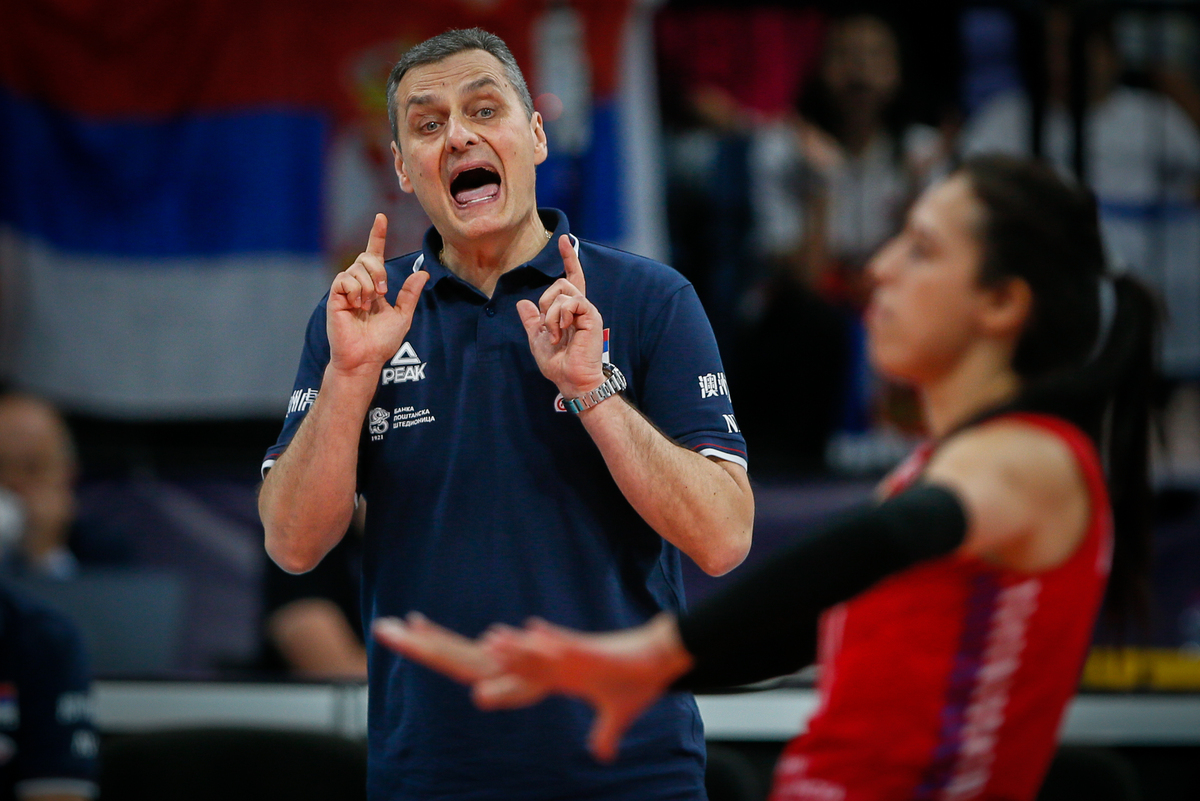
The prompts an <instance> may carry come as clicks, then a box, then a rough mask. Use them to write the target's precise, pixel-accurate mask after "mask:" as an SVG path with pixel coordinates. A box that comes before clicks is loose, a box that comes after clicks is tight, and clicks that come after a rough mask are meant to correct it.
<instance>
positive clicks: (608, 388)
mask: <svg viewBox="0 0 1200 801" xmlns="http://www.w3.org/2000/svg"><path fill="white" fill-rule="evenodd" d="M604 376H605V378H604V383H602V384H601V385H600V386H598V387H596V388H595V389H593V390H592V391H591V392H585V393H583V394H582V395H580V396H579V397H578V398H571V399H570V400H564V401H563V404H564V405H565V406H566V407H567V410H568V411H570V412H571V414H579V413H580V412H582V411H583V410H584V409H590V408H592V407H593V406H595V405H596V404H598V403H601V402H602V401H606V400H608V399H609V398H611V397H612V396H613V395H616V394H617V393H618V392H621V391H622V390H624V389H625V387H627V386H629V383H628V382H627V381H626V380H625V374H624V373H622V372H621V371H620V370H618V369H617V368H616V367H614V366H613V365H611V364H606V365H604Z"/></svg>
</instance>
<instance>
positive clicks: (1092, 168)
mask: <svg viewBox="0 0 1200 801" xmlns="http://www.w3.org/2000/svg"><path fill="white" fill-rule="evenodd" d="M1084 11H1086V9H1085V8H1082V7H1081V6H1080V5H1079V4H1070V3H1055V4H1052V5H1051V6H1050V7H1049V8H1047V9H1046V13H1045V34H1046V41H1045V60H1046V106H1045V112H1044V119H1043V128H1042V153H1043V155H1044V157H1045V158H1046V159H1047V160H1048V161H1049V162H1050V163H1051V164H1052V165H1054V167H1055V168H1056V169H1057V170H1058V171H1059V173H1060V174H1062V175H1063V176H1073V175H1074V141H1075V134H1074V123H1073V120H1072V116H1071V109H1070V101H1071V84H1072V75H1071V58H1070V45H1071V38H1072V35H1073V32H1074V29H1075V25H1076V24H1077V20H1082V21H1081V22H1078V24H1081V25H1085V26H1086V27H1085V28H1084V30H1083V34H1082V35H1083V36H1084V37H1085V39H1084V43H1083V55H1084V58H1083V62H1084V68H1085V70H1086V74H1085V75H1084V89H1085V91H1086V94H1085V104H1086V106H1085V112H1084V114H1085V116H1084V128H1085V137H1084V147H1085V155H1086V158H1085V165H1086V175H1085V180H1086V183H1087V184H1088V186H1089V187H1091V189H1092V190H1093V191H1094V192H1095V193H1096V196H1097V201H1098V203H1099V209H1100V223H1101V228H1102V230H1103V233H1104V240H1105V246H1106V248H1107V251H1108V255H1109V259H1110V261H1111V262H1112V264H1113V266H1114V269H1117V270H1128V271H1129V272H1130V273H1132V274H1133V275H1136V276H1138V277H1139V278H1141V279H1142V280H1144V281H1145V282H1146V283H1147V284H1149V285H1150V286H1152V287H1153V288H1154V289H1155V290H1156V291H1157V292H1158V294H1159V295H1160V296H1161V297H1162V299H1163V301H1164V303H1165V305H1166V309H1167V314H1166V321H1165V325H1164V329H1163V341H1162V353H1161V358H1162V371H1163V376H1164V378H1165V379H1166V383H1165V385H1164V387H1162V388H1161V392H1160V395H1161V397H1160V401H1161V402H1163V403H1164V404H1165V405H1166V407H1167V415H1166V417H1165V425H1166V440H1167V444H1168V447H1169V450H1168V452H1167V453H1166V454H1165V456H1166V457H1167V460H1166V461H1165V462H1164V463H1163V464H1164V466H1165V467H1166V468H1167V470H1168V472H1175V471H1178V470H1185V471H1187V472H1189V473H1191V474H1192V475H1193V476H1200V203H1198V202H1197V201H1198V198H1200V131H1198V130H1197V128H1196V125H1195V123H1194V122H1193V119H1192V118H1191V117H1190V116H1189V114H1188V113H1187V112H1185V110H1184V108H1182V107H1180V105H1178V104H1177V103H1176V102H1175V101H1174V100H1172V99H1171V98H1170V97H1168V96H1167V95H1165V94H1161V93H1159V92H1157V91H1152V90H1151V89H1149V88H1144V87H1139V86H1132V85H1129V84H1128V83H1126V82H1124V79H1125V78H1126V77H1127V76H1126V71H1125V64H1124V59H1123V57H1122V53H1121V50H1120V48H1119V47H1118V37H1117V27H1118V26H1119V24H1120V19H1119V18H1114V17H1113V15H1112V13H1110V12H1106V13H1090V14H1088V15H1087V16H1086V17H1077V16H1075V15H1076V14H1080V13H1082V12H1084ZM1145 68H1146V69H1148V71H1149V72H1150V73H1151V74H1152V75H1157V74H1158V71H1157V70H1155V68H1154V65H1145ZM1153 82H1154V83H1156V84H1159V85H1162V84H1163V81H1162V80H1161V79H1159V80H1154V81H1153ZM1171 82H1172V83H1173V84H1174V88H1175V91H1173V92H1172V94H1174V95H1175V96H1176V97H1180V98H1181V99H1183V98H1188V97H1192V96H1194V95H1195V94H1196V92H1195V87H1194V86H1191V85H1187V82H1186V78H1185V77H1184V75H1183V74H1182V73H1179V72H1175V73H1172V78H1171ZM1031 115H1032V111H1031V108H1030V101H1029V96H1028V95H1027V93H1026V92H1024V91H1021V90H1010V91H1004V92H1001V93H999V94H997V95H995V96H994V97H993V98H992V99H991V100H989V101H988V102H986V103H985V104H984V105H983V106H982V107H981V108H980V109H979V110H978V111H977V112H976V114H975V115H973V116H972V118H971V119H970V120H968V122H967V125H966V126H965V128H964V130H963V135H962V138H961V140H960V149H961V152H962V153H963V154H964V155H966V156H970V155H974V154H979V153H988V152H999V153H1010V154H1028V153H1029V152H1030V147H1031V142H1030V139H1031V137H1030V128H1031V125H1032V121H1031Z"/></svg>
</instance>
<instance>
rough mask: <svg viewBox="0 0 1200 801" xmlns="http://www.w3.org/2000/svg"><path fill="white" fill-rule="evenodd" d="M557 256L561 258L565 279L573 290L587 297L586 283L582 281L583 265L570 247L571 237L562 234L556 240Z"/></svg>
mask: <svg viewBox="0 0 1200 801" xmlns="http://www.w3.org/2000/svg"><path fill="white" fill-rule="evenodd" d="M558 255H560V256H562V260H563V267H565V268H566V271H567V275H566V278H567V280H568V281H570V282H571V283H572V284H574V285H575V288H576V289H578V290H579V291H580V292H582V293H583V294H584V295H587V282H586V281H584V279H583V265H582V264H580V263H579V254H577V253H576V252H575V248H573V247H571V237H569V236H567V235H566V234H563V235H562V236H560V237H559V238H558Z"/></svg>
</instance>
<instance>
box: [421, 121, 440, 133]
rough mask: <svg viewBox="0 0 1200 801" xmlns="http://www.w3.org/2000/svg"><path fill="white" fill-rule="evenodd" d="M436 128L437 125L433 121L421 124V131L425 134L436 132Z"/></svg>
mask: <svg viewBox="0 0 1200 801" xmlns="http://www.w3.org/2000/svg"><path fill="white" fill-rule="evenodd" d="M437 127H438V124H437V123H436V122H435V121H433V120H430V121H429V122H426V123H423V124H422V125H421V130H422V131H424V132H425V133H433V132H434V131H436V130H437Z"/></svg>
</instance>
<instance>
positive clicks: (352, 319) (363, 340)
mask: <svg viewBox="0 0 1200 801" xmlns="http://www.w3.org/2000/svg"><path fill="white" fill-rule="evenodd" d="M386 240H387V217H385V216H384V215H382V214H376V215H375V223H374V225H372V226H371V235H370V237H368V239H367V249H366V250H365V251H363V252H362V253H361V254H359V257H358V258H357V259H356V260H355V261H354V264H352V265H350V266H349V267H348V268H347V269H345V270H343V271H342V272H340V273H338V274H337V277H336V278H334V279H333V286H332V287H331V288H330V290H329V304H328V307H327V314H326V318H325V328H326V332H327V333H328V335H329V350H330V359H329V365H330V367H331V368H333V369H334V370H336V371H338V372H339V373H343V374H345V375H360V374H363V373H371V374H372V375H374V374H377V373H378V372H379V370H380V369H382V367H383V364H384V362H386V361H387V360H388V359H390V358H392V356H394V355H396V351H398V350H399V349H400V346H401V345H402V344H403V343H404V337H405V336H406V335H407V334H408V329H409V326H410V325H411V324H412V316H413V310H414V309H415V308H416V306H417V299H418V298H419V297H420V296H421V290H422V289H423V288H424V286H425V282H426V281H427V280H428V279H429V273H427V272H425V271H424V270H420V271H418V272H415V273H413V274H412V275H410V276H409V277H408V278H407V279H405V281H404V286H402V287H401V288H400V292H399V293H398V294H397V296H396V303H395V305H392V304H391V303H388V301H387V298H386V294H387V270H386V268H384V266H383V246H384V243H385V242H386Z"/></svg>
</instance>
